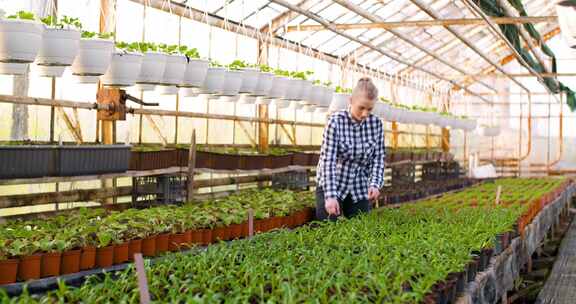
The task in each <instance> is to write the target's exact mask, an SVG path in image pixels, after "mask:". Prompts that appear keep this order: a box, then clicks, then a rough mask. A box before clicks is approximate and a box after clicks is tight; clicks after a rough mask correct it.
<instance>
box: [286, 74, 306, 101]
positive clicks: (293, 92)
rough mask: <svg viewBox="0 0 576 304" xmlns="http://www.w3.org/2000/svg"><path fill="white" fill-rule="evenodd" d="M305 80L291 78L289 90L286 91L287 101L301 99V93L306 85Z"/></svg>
mask: <svg viewBox="0 0 576 304" xmlns="http://www.w3.org/2000/svg"><path fill="white" fill-rule="evenodd" d="M303 81H304V80H301V79H293V78H289V81H288V89H287V91H286V97H285V98H286V99H289V100H297V99H300V91H301V90H302V86H303V85H304V82H303Z"/></svg>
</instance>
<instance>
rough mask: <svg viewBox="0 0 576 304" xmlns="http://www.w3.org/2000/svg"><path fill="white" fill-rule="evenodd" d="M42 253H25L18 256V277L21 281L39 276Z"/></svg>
mask: <svg viewBox="0 0 576 304" xmlns="http://www.w3.org/2000/svg"><path fill="white" fill-rule="evenodd" d="M40 265H42V254H33V255H27V256H25V257H22V258H20V265H18V277H19V278H20V280H21V281H28V280H37V279H39V278H40V271H41V267H40Z"/></svg>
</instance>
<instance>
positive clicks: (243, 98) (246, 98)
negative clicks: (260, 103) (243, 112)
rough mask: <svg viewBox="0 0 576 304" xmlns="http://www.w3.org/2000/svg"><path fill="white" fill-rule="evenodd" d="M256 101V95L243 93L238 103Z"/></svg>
mask: <svg viewBox="0 0 576 304" xmlns="http://www.w3.org/2000/svg"><path fill="white" fill-rule="evenodd" d="M255 102H256V97H255V96H252V95H249V94H242V95H240V98H239V99H238V103H241V104H254V103H255Z"/></svg>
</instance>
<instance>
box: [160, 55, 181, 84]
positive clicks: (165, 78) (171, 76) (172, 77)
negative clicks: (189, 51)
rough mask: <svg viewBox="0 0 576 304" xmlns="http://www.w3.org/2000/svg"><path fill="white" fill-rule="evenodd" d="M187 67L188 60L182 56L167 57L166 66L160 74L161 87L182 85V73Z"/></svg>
mask: <svg viewBox="0 0 576 304" xmlns="http://www.w3.org/2000/svg"><path fill="white" fill-rule="evenodd" d="M187 65H188V59H186V56H183V55H167V56H166V66H165V67H164V73H163V74H162V80H161V83H162V84H163V85H170V86H175V85H179V84H180V83H182V80H183V79H184V73H185V72H186V68H187Z"/></svg>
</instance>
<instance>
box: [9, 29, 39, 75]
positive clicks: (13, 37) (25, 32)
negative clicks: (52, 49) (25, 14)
mask: <svg viewBox="0 0 576 304" xmlns="http://www.w3.org/2000/svg"><path fill="white" fill-rule="evenodd" d="M43 31H44V25H43V24H42V23H40V22H36V21H32V20H21V19H0V61H1V62H4V63H30V62H33V61H34V59H35V58H36V55H38V51H39V50H40V47H41V45H42V32H43ZM20 68H21V67H20ZM4 69H6V70H9V69H8V67H4ZM15 69H18V68H17V67H15V66H10V70H13V71H14V70H15Z"/></svg>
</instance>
